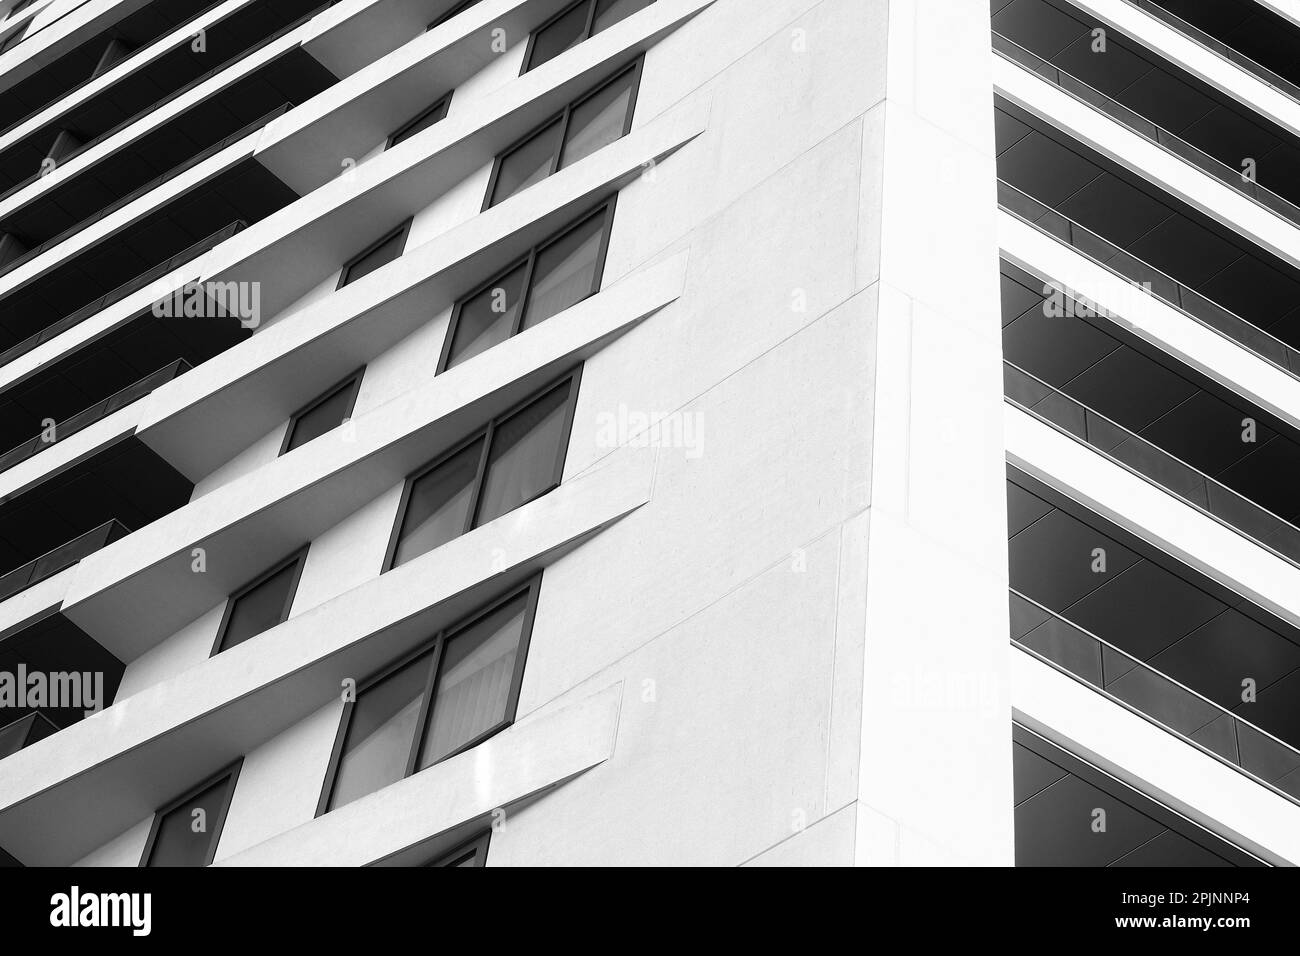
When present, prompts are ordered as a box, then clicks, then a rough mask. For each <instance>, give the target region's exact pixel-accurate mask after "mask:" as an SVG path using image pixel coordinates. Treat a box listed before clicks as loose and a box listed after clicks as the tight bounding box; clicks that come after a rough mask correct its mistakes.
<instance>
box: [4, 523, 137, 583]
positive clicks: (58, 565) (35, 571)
mask: <svg viewBox="0 0 1300 956" xmlns="http://www.w3.org/2000/svg"><path fill="white" fill-rule="evenodd" d="M128 533H129V529H128V528H127V527H126V525H124V524H122V522H120V521H117V520H116V519H114V520H110V521H105V522H104V523H103V524H101V525H100V526H99V527H98V528H91V529H90V530H89V531H87V532H85V533H84V534H79V535H77V536H76V537H75V538H73V539H72V540H71V541H68V542H66V543H65V544H61V545H59V546H58V547H57V548H54V549H53V550H50V551H47V552H46V553H45V554H43V555H41V556H40V557H39V558H35V559H33V560H31V561H28V562H27V563H26V564H24V565H21V566H20V567H17V568H14V569H13V570H12V571H10V572H8V573H7V574H2V575H0V601H3V600H5V599H6V598H11V597H13V596H14V595H15V594H17V593H18V592H20V591H25V590H26V589H27V588H29V587H31V586H32V585H33V584H38V583H40V582H41V581H44V580H45V579H46V578H52V577H54V575H56V574H58V573H59V572H60V571H66V570H67V569H68V568H70V567H72V566H73V565H74V564H76V563H77V562H78V561H80V560H81V559H82V558H84V557H86V556H87V555H90V554H94V553H95V552H96V551H98V550H99V549H100V548H104V547H107V546H108V545H110V544H112V543H113V542H114V541H117V540H119V539H121V538H125V537H126V536H127V534H128Z"/></svg>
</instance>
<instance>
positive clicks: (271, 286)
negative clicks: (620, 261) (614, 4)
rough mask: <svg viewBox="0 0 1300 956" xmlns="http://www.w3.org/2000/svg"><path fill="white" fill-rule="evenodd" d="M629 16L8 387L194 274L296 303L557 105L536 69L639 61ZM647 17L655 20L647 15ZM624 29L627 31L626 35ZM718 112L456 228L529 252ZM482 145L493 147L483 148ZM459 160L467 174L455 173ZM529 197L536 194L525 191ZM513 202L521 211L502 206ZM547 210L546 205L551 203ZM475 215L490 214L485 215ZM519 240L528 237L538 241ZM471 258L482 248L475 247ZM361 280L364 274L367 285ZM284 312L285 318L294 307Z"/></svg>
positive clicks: (233, 243) (596, 160)
mask: <svg viewBox="0 0 1300 956" xmlns="http://www.w3.org/2000/svg"><path fill="white" fill-rule="evenodd" d="M659 2H660V3H664V2H666V0H659ZM674 2H687V3H690V4H700V3H705V2H706V0H674ZM707 2H712V0H707ZM657 6H659V3H655V4H654V5H652V8H653V7H657ZM652 8H648V9H652ZM636 20H638V17H629V18H628V20H627V21H624V23H632V22H633V21H636ZM624 23H620V24H619V25H618V26H616V27H614V28H611V29H610V30H608V31H606V32H605V33H602V34H600V35H599V36H597V37H595V38H593V39H591V40H588V41H586V42H585V43H583V44H582V45H581V46H579V47H578V48H576V49H575V50H573V51H570V53H569V54H566V55H565V56H564V57H559V58H557V59H556V60H554V61H552V62H551V63H548V64H546V66H545V67H543V68H541V69H539V70H535V71H533V73H530V74H527V75H525V76H524V77H521V78H520V79H519V80H516V81H513V82H512V83H510V84H507V86H506V88H505V89H504V90H503V91H501V92H500V93H498V94H494V95H493V99H494V100H495V101H496V103H497V107H496V108H498V109H499V110H501V111H502V112H503V114H504V115H506V119H500V120H498V121H496V123H495V126H494V127H493V129H494V130H495V132H494V133H492V134H491V135H490V136H489V138H488V139H483V138H482V136H481V133H482V130H483V128H484V125H483V124H484V122H485V117H486V116H487V115H489V114H487V113H484V112H480V111H476V112H475V118H474V120H473V121H472V122H467V123H458V124H451V125H449V124H447V123H445V122H444V123H438V124H435V125H434V126H433V127H431V128H430V129H429V130H426V131H425V132H424V133H422V134H421V135H420V136H417V137H414V138H413V139H412V140H411V141H410V142H409V143H403V144H402V145H401V146H399V147H397V148H395V149H393V150H391V151H389V152H388V153H385V154H381V155H380V156H378V157H376V158H375V159H374V160H372V161H371V162H368V163H365V164H363V165H362V166H360V167H358V168H357V169H356V171H355V173H354V175H355V180H354V181H352V182H345V181H343V180H337V179H336V180H334V181H331V182H330V183H329V184H327V185H325V186H323V187H321V188H320V189H318V190H316V191H315V192H313V193H311V194H310V195H308V196H304V197H302V198H301V199H299V200H298V201H296V202H294V203H291V204H290V205H289V206H287V207H285V208H284V209H282V210H280V211H279V212H277V213H275V214H273V215H271V216H268V217H267V218H266V219H264V220H262V221H261V222H259V223H256V224H255V225H253V226H252V227H250V228H248V229H245V230H244V231H243V232H241V233H239V234H238V235H236V236H234V237H233V238H232V239H230V240H228V241H226V242H223V243H221V244H220V245H218V246H216V247H214V248H213V249H212V250H210V251H209V252H207V253H205V254H204V255H202V256H200V257H199V258H197V259H195V260H193V261H192V262H189V263H187V264H186V265H184V266H182V267H180V268H179V269H177V270H175V271H174V272H172V273H170V274H169V275H167V276H164V277H162V278H161V279H159V280H158V281H157V282H156V283H153V284H151V285H150V286H148V287H146V288H144V289H141V290H139V291H137V292H135V293H133V294H132V295H130V296H128V297H126V298H125V299H123V300H121V301H120V302H117V303H114V304H113V305H112V306H110V307H109V308H107V309H105V310H103V311H102V312H99V313H97V314H96V315H94V316H93V317H91V318H89V319H87V320H86V321H84V322H82V323H80V324H78V325H77V326H75V327H73V328H71V329H68V330H67V331H66V332H64V333H62V334H61V335H58V336H56V337H55V338H53V339H51V340H50V341H49V342H46V343H44V344H43V345H40V346H38V347H37V348H35V349H33V350H32V351H31V352H28V353H27V354H26V355H23V356H20V357H19V358H18V359H16V360H14V361H13V362H10V363H8V364H6V365H5V366H3V367H2V368H0V390H3V389H5V388H8V387H10V386H11V385H13V384H14V383H15V382H20V381H22V380H23V379H24V378H26V377H28V376H30V375H32V374H33V373H35V372H37V371H39V370H41V369H42V368H44V367H46V366H48V365H50V364H52V363H53V362H55V361H57V360H58V359H60V358H62V357H63V356H65V355H68V354H71V353H72V352H74V351H76V350H77V349H78V348H80V347H82V346H84V345H86V344H88V343H90V342H93V341H94V340H95V339H97V338H99V337H101V336H103V335H105V334H107V333H109V332H111V331H113V330H114V329H116V328H118V327H120V326H121V325H123V324H124V323H126V322H128V321H129V320H131V319H132V318H133V317H134V316H136V315H138V314H139V313H140V311H141V310H142V309H146V308H148V307H149V306H150V305H151V304H152V303H153V302H154V301H155V300H156V299H157V298H158V297H159V295H160V294H162V291H166V290H171V289H174V288H177V287H179V286H181V285H183V284H184V283H186V282H189V281H194V280H212V281H219V282H227V281H256V282H259V283H262V288H261V293H262V295H261V306H262V311H263V314H265V315H276V314H277V313H278V312H280V311H281V310H283V309H284V308H286V307H288V306H291V305H292V304H293V303H294V302H295V301H296V300H297V299H298V298H300V297H301V296H302V295H303V294H304V293H306V292H307V291H308V290H309V289H310V288H312V287H313V286H315V285H316V284H317V283H318V282H319V281H320V280H321V279H322V278H324V277H326V276H328V275H329V274H330V273H332V272H334V271H336V270H337V269H338V268H339V267H340V266H341V264H342V263H343V262H345V261H347V259H348V258H349V257H350V256H351V255H352V254H353V253H355V252H356V248H355V245H356V242H357V238H356V237H357V236H358V235H369V234H370V233H371V232H373V231H374V229H375V225H374V223H375V222H376V221H378V222H392V223H397V222H400V221H401V220H402V219H403V218H405V217H406V216H408V215H410V214H411V213H413V212H415V211H418V210H419V209H422V208H424V207H425V206H427V205H428V204H429V203H430V202H432V201H433V200H434V199H435V198H436V197H437V196H438V195H440V194H441V193H442V191H444V190H446V189H448V188H450V187H451V186H453V185H455V184H456V183H457V182H459V178H463V177H464V176H465V175H468V174H469V173H470V172H472V171H473V170H474V169H477V168H479V167H480V166H482V165H485V164H486V163H487V162H489V161H490V160H491V158H492V157H493V156H494V155H495V151H494V150H493V149H492V145H493V144H495V142H496V139H502V140H503V141H502V142H501V144H500V145H501V146H502V147H504V146H505V145H506V144H507V143H509V142H510V141H511V140H510V139H505V137H507V136H509V135H511V134H512V131H513V135H515V136H517V135H522V134H523V133H525V132H527V130H528V129H529V128H531V126H530V125H529V124H530V123H532V122H533V121H536V122H540V121H542V120H544V119H545V117H546V116H547V115H549V112H548V111H549V110H550V109H551V107H552V104H551V103H550V102H549V97H550V96H551V93H550V92H549V88H543V87H536V85H535V81H534V80H532V79H530V77H532V76H533V74H548V75H550V74H553V73H554V72H555V71H552V70H551V68H552V67H555V70H556V71H558V70H561V69H563V70H564V71H565V75H566V76H568V77H569V81H568V85H569V86H572V87H573V90H571V93H573V95H576V92H574V91H576V90H579V89H585V88H586V87H585V84H586V80H585V79H580V78H582V77H589V76H591V75H595V76H604V75H605V70H606V69H607V68H612V66H611V64H620V63H623V62H629V61H630V60H631V59H632V58H633V57H634V56H635V55H636V52H635V50H631V49H629V48H627V47H626V46H611V45H610V42H609V40H610V38H609V37H607V36H606V34H612V35H613V40H619V39H620V37H621V35H622V32H624V31H620V29H619V28H621V27H622V26H624ZM633 25H634V26H636V25H637V24H633ZM641 26H642V27H644V26H645V24H641ZM432 32H433V33H437V32H440V31H432ZM634 36H635V35H634ZM623 39H625V40H626V38H625V37H624V38H623ZM643 39H644V38H643ZM550 80H551V82H552V83H559V84H561V85H563V81H562V80H560V79H559V78H558V77H556V76H554V75H550ZM592 82H594V80H592ZM326 92H327V93H328V91H326ZM568 98H569V97H559V98H558V99H557V104H561V103H563V102H567V101H568ZM556 108H558V105H556ZM484 109H485V110H487V109H488V107H487V106H486V105H485V107H484ZM707 112H708V110H707V106H702V105H701V104H700V103H699V102H698V101H697V100H692V101H690V102H688V103H685V104H683V105H682V106H681V107H680V108H678V109H675V110H671V111H669V112H668V113H666V114H664V115H663V116H661V117H658V118H656V119H655V120H654V121H653V122H652V123H649V124H646V125H645V126H644V127H643V128H641V129H637V130H634V131H633V133H631V134H630V135H628V136H626V137H623V138H622V139H620V140H619V141H617V142H615V143H613V144H610V145H609V146H607V147H606V148H604V149H601V150H598V151H597V152H596V153H594V154H593V155H591V156H588V157H587V158H586V159H584V160H582V161H581V162H579V163H575V164H574V165H573V166H571V167H569V168H568V169H565V170H562V171H561V172H560V173H557V174H556V175H555V176H553V177H550V179H549V180H547V181H546V182H543V183H539V184H537V185H536V186H534V187H532V188H531V189H529V190H526V191H525V192H524V193H521V194H520V195H519V196H516V197H512V199H511V200H510V202H507V203H502V204H501V205H500V206H498V207H495V208H494V209H492V210H489V211H488V212H487V213H484V214H483V215H481V216H477V217H475V218H474V219H473V220H471V221H470V223H467V224H466V225H464V226H462V227H460V228H459V229H456V230H453V231H451V232H449V233H447V236H453V235H454V236H456V241H457V243H459V244H461V247H463V248H467V249H471V250H474V251H476V252H477V251H480V250H481V249H482V247H483V246H486V245H490V244H492V243H494V242H503V243H504V244H503V245H502V246H501V248H502V249H503V250H506V251H515V252H517V251H518V249H516V245H517V240H519V239H521V238H527V240H528V242H535V241H537V240H538V239H540V238H543V237H545V236H546V235H547V234H548V232H549V231H551V230H554V229H557V228H559V227H560V226H561V225H563V224H564V219H565V217H566V216H569V215H576V214H577V213H578V212H579V211H580V208H581V206H582V205H583V204H584V203H586V202H594V201H595V198H596V197H599V196H602V195H604V194H607V193H608V192H611V191H614V190H617V189H619V188H621V187H622V186H623V185H625V184H626V183H627V182H629V181H630V180H631V179H632V178H634V177H635V176H636V175H637V174H638V173H639V172H640V170H641V168H642V164H644V163H648V162H650V161H659V160H662V159H663V158H664V157H666V156H667V155H669V154H670V153H672V152H673V151H675V150H676V149H678V148H680V147H681V146H682V145H684V144H685V143H687V142H689V141H690V140H691V139H692V138H694V137H695V136H697V135H699V133H701V132H703V131H704V129H705V128H706V123H707ZM292 115H293V114H292V113H290V114H288V116H292ZM491 115H496V114H491ZM285 118H288V117H285ZM270 132H271V131H270V130H269V129H268V130H263V131H262V134H261V135H264V136H265V135H269V134H270ZM257 135H258V134H253V137H254V138H256V137H257ZM489 140H490V142H489ZM411 144H414V146H413V147H412V148H411V149H403V147H405V146H408V145H411ZM236 145H239V144H236ZM415 147H418V148H415ZM232 148H233V147H232ZM480 152H482V153H483V155H479V153H480ZM452 172H455V174H456V175H454V176H453V175H452ZM457 177H459V178H457ZM552 180H555V181H557V182H558V183H564V184H568V185H569V186H570V187H572V189H571V191H570V192H568V193H566V192H564V187H562V186H559V185H557V184H556V183H553V182H552ZM525 197H530V198H528V199H525ZM544 197H550V201H551V202H553V203H554V204H555V205H554V206H553V207H552V208H550V209H546V207H545V203H546V201H547V200H546V199H545V198H544ZM507 208H509V209H511V210H514V211H513V212H502V210H505V209H507ZM528 210H533V212H532V213H531V216H532V217H540V218H536V221H534V222H532V223H531V224H530V222H529V219H530V213H529V212H528ZM541 210H545V213H543V212H542V211H541ZM516 217H517V218H516ZM473 223H479V225H477V226H474V225H473ZM479 230H482V231H481V232H480V231H479ZM426 245H427V244H426ZM457 247H458V246H450V247H449V248H457ZM60 248H62V247H60ZM518 248H519V249H523V248H527V243H524V244H523V245H522V246H519V247H518ZM412 251H413V250H411V251H408V252H407V254H406V255H405V256H403V258H402V259H401V260H399V261H401V262H405V261H406V260H408V259H410V258H411V252H412ZM54 252H57V250H54ZM460 258H461V259H471V258H472V257H460ZM455 261H459V259H458V260H455ZM492 261H493V260H492V256H491V254H490V251H489V254H488V256H486V257H485V258H484V259H478V260H476V261H475V262H472V263H471V262H466V263H465V264H466V265H467V266H468V267H469V268H468V269H467V271H466V272H464V273H452V274H451V275H450V276H449V278H453V279H454V278H457V277H458V276H459V277H461V278H462V279H463V281H464V282H468V281H469V278H470V276H471V275H472V274H474V273H473V271H472V270H473V269H474V268H477V267H479V265H480V264H481V267H482V268H485V269H491V268H492V267H493V266H492ZM505 261H506V260H502V262H501V264H502V265H504V264H505ZM449 265H450V263H449ZM400 274H401V273H399V272H398V271H397V270H396V268H394V267H393V265H392V264H390V267H389V268H386V269H383V270H379V271H377V272H376V273H374V274H373V275H372V276H371V277H367V278H368V279H373V276H378V275H383V276H385V277H386V280H385V281H389V282H391V281H396V280H397V276H398V275H400ZM484 275H486V273H485V274H484ZM266 276H275V277H277V278H281V277H286V276H293V277H295V282H294V284H293V285H289V284H288V283H286V282H278V281H277V282H265V281H264V280H265V277H266ZM482 277H483V276H479V278H482ZM361 284H362V283H356V285H357V286H360V285H361ZM465 291H468V286H464V287H461V288H457V290H456V294H459V293H461V292H465ZM348 292H352V294H355V292H353V287H352V286H349V287H348V288H347V289H346V290H343V293H348ZM343 293H341V294H343ZM421 314H422V316H423V317H424V318H426V319H427V317H428V315H429V313H428V312H427V311H425V312H422V313H421ZM279 321H280V322H283V321H284V319H281V320H279ZM392 321H399V320H392ZM277 324H279V323H277ZM412 328H414V325H410V324H408V325H406V326H403V327H402V331H401V334H399V335H396V336H394V337H392V338H391V339H390V340H389V342H390V344H391V342H394V341H397V339H399V338H401V337H402V336H403V335H405V334H407V333H408V332H409V331H411V329H412ZM381 334H382V333H381ZM255 338H256V337H255ZM191 374H193V373H191ZM338 374H340V375H341V374H344V373H343V372H339V373H338ZM326 384H328V383H327V382H324V381H322V382H321V385H320V387H322V388H323V387H324V386H325V385H326ZM304 400H305V399H304ZM290 410H292V406H291V407H290Z"/></svg>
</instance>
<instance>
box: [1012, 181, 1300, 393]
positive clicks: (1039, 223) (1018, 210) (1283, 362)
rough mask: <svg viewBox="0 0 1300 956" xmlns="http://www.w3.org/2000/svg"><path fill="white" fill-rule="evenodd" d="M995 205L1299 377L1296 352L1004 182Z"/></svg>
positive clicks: (1299, 357)
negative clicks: (1147, 285) (1143, 284)
mask: <svg viewBox="0 0 1300 956" xmlns="http://www.w3.org/2000/svg"><path fill="white" fill-rule="evenodd" d="M998 205H999V206H1001V207H1002V209H1004V210H1005V211H1006V212H1009V213H1011V214H1012V215H1013V216H1015V217H1016V218H1017V219H1021V220H1023V221H1024V222H1027V223H1029V225H1031V226H1035V227H1037V228H1038V229H1039V231H1041V232H1045V233H1047V235H1049V236H1051V237H1052V238H1054V239H1056V240H1057V241H1058V242H1060V243H1062V244H1063V245H1067V246H1069V247H1070V248H1072V249H1074V250H1075V251H1076V252H1079V253H1081V254H1082V255H1084V256H1087V257H1088V258H1089V259H1091V260H1092V261H1093V262H1095V263H1096V264H1097V265H1099V266H1101V267H1102V268H1103V269H1106V270H1108V271H1109V272H1112V273H1114V274H1115V275H1117V276H1119V277H1120V278H1122V279H1124V280H1126V281H1128V282H1136V283H1150V287H1149V290H1150V292H1151V294H1152V295H1153V296H1155V297H1156V298H1158V299H1160V300H1161V301H1162V302H1165V303H1167V304H1168V305H1171V306H1173V307H1174V308H1175V309H1178V310H1179V311H1180V312H1182V313H1183V314H1184V315H1186V316H1187V317H1188V318H1190V319H1193V320H1194V321H1196V322H1198V323H1200V324H1201V325H1204V326H1206V327H1207V328H1209V329H1211V330H1213V331H1215V332H1217V333H1219V334H1220V335H1222V336H1223V337H1224V338H1228V339H1232V341H1234V342H1236V343H1238V344H1239V345H1242V346H1245V347H1246V348H1247V349H1249V350H1250V351H1251V352H1253V353H1255V354H1256V355H1258V356H1259V357H1260V358H1262V359H1264V360H1265V361H1266V362H1269V363H1271V364H1273V365H1276V366H1277V367H1278V368H1279V369H1281V370H1282V371H1284V372H1286V373H1287V374H1288V375H1291V376H1293V377H1296V378H1300V351H1298V350H1296V349H1294V348H1292V347H1291V346H1290V345H1287V344H1286V343H1285V342H1283V341H1282V340H1281V339H1278V338H1276V337H1274V336H1272V335H1269V334H1268V333H1267V332H1265V331H1264V330H1263V329H1261V328H1259V326H1257V325H1253V324H1251V323H1250V322H1249V321H1247V320H1246V319H1243V318H1242V317H1241V316H1239V315H1237V313H1235V312H1229V311H1228V310H1227V309H1225V308H1224V307H1223V306H1221V305H1219V304H1218V303H1217V302H1214V301H1212V300H1210V299H1207V298H1206V297H1205V296H1203V295H1201V294H1200V293H1199V292H1195V291H1193V290H1192V289H1189V288H1188V287H1187V286H1185V285H1183V284H1182V283H1181V282H1179V281H1178V280H1177V279H1174V278H1173V277H1172V276H1169V275H1166V274H1165V273H1164V272H1161V271H1160V270H1159V269H1157V268H1156V267H1155V266H1153V265H1151V264H1150V263H1149V262H1145V261H1143V260H1142V259H1139V258H1138V257H1137V256H1134V255H1132V254H1131V253H1128V252H1125V251H1124V250H1123V249H1121V248H1120V247H1119V246H1117V245H1115V244H1114V243H1113V242H1111V241H1110V240H1109V239H1103V238H1102V237H1101V236H1099V235H1097V233H1095V232H1093V231H1092V230H1091V229H1088V228H1087V227H1086V226H1081V225H1079V223H1077V222H1075V221H1074V220H1073V219H1069V218H1067V217H1065V216H1063V215H1061V214H1060V213H1059V212H1057V211H1056V210H1055V209H1053V208H1052V207H1050V206H1048V205H1046V204H1044V203H1041V202H1039V201H1038V200H1037V199H1034V198H1033V197H1032V196H1030V195H1028V194H1026V193H1024V192H1021V191H1020V190H1019V189H1017V188H1016V187H1015V186H1013V185H1011V184H1010V183H1009V182H1007V181H1006V180H1004V179H999V180H998Z"/></svg>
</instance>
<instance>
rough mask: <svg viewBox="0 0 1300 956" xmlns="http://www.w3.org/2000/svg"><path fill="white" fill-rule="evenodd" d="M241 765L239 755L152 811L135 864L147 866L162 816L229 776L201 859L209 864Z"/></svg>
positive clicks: (223, 826) (237, 780)
mask: <svg viewBox="0 0 1300 956" xmlns="http://www.w3.org/2000/svg"><path fill="white" fill-rule="evenodd" d="M243 766H244V758H243V757H240V758H238V759H237V760H235V761H234V762H233V763H229V764H227V765H226V766H224V767H222V768H221V769H220V770H218V771H217V772H216V773H214V774H212V775H211V776H210V777H205V778H204V779H203V780H202V781H201V782H200V783H198V784H197V785H195V786H193V787H190V789H188V790H186V791H185V792H184V793H182V794H181V795H180V796H179V797H177V798H175V799H174V800H171V801H170V802H168V803H165V804H163V805H162V806H161V807H159V808H158V809H157V810H155V811H154V812H153V822H152V823H151V824H150V825H149V836H148V838H147V839H146V840H145V841H144V851H143V852H142V853H141V854H140V862H139V863H138V864H137V866H138V867H139V868H140V869H146V868H148V867H149V858H150V857H151V856H153V851H154V846H155V844H156V843H157V842H158V830H159V828H160V827H161V826H162V820H163V817H165V816H166V815H167V814H169V813H171V812H172V811H173V810H176V809H177V808H179V807H182V806H184V805H185V804H186V803H188V802H189V801H191V800H193V799H194V798H195V797H197V796H198V795H199V794H200V793H202V792H203V791H204V790H207V789H208V788H209V787H211V786H212V785H213V784H215V783H217V782H218V781H220V780H221V779H222V778H224V777H229V778H230V786H229V787H227V788H226V795H225V797H224V799H223V800H222V801H221V809H220V812H219V813H218V814H217V819H216V822H215V823H214V824H213V825H212V826H211V827H209V830H210V831H211V832H212V834H213V839H212V845H211V846H210V847H208V854H207V859H206V860H204V861H203V866H210V865H211V864H212V861H213V860H214V859H215V858H216V855H217V844H219V843H220V842H221V833H222V831H223V830H224V829H225V827H226V817H227V816H228V815H229V813H230V804H231V803H232V802H233V801H234V799H235V786H236V785H237V784H238V782H239V771H240V770H242V769H243Z"/></svg>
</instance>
